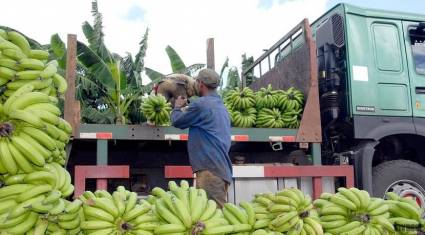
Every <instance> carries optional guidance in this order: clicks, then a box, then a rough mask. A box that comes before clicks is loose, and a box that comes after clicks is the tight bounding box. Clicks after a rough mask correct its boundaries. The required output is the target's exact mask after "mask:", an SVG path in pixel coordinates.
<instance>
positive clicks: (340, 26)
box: [316, 14, 345, 48]
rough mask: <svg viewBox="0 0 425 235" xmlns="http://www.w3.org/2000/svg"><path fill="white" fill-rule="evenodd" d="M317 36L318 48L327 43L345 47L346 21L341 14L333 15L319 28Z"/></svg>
mask: <svg viewBox="0 0 425 235" xmlns="http://www.w3.org/2000/svg"><path fill="white" fill-rule="evenodd" d="M316 35H317V36H316V42H317V48H320V47H322V46H323V45H324V44H326V43H327V44H328V45H333V46H336V47H342V46H344V44H345V37H344V19H343V18H342V16H341V15H339V14H333V15H332V16H331V17H329V18H328V19H326V21H325V22H323V23H322V25H320V26H319V28H318V29H317V33H316Z"/></svg>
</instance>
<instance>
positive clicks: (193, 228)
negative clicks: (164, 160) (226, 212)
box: [151, 180, 235, 235]
mask: <svg viewBox="0 0 425 235" xmlns="http://www.w3.org/2000/svg"><path fill="white" fill-rule="evenodd" d="M168 187H169V190H170V191H164V190H163V189H161V188H158V187H157V188H154V189H153V190H152V194H153V195H154V196H155V199H151V200H152V201H153V203H154V209H153V211H154V213H155V214H156V216H157V217H158V218H159V221H160V223H159V225H158V226H157V227H156V228H155V229H154V230H153V232H154V234H158V235H162V234H170V233H176V234H177V233H178V234H185V233H191V234H194V235H195V234H196V235H197V234H205V235H218V234H227V233H232V232H234V231H235V230H234V229H235V227H234V226H233V225H229V223H228V222H227V220H226V219H224V217H223V213H222V211H221V210H220V209H218V208H217V204H216V202H215V201H213V200H208V198H207V194H206V192H205V191H204V190H203V189H196V188H194V187H189V184H188V182H187V181H184V180H183V181H181V182H180V186H179V185H177V184H176V183H175V182H174V181H170V182H169V184H168Z"/></svg>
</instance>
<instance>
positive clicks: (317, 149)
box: [311, 143, 322, 165]
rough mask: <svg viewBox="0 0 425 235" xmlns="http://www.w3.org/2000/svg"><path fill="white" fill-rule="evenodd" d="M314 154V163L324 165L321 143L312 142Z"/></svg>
mask: <svg viewBox="0 0 425 235" xmlns="http://www.w3.org/2000/svg"><path fill="white" fill-rule="evenodd" d="M312 145H313V146H312V150H311V151H312V155H313V164H314V165H322V154H321V147H320V143H313V144H312Z"/></svg>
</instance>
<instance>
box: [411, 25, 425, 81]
mask: <svg viewBox="0 0 425 235" xmlns="http://www.w3.org/2000/svg"><path fill="white" fill-rule="evenodd" d="M409 35H410V42H411V47H412V54H413V60H414V61H415V68H416V72H417V73H419V74H424V75H425V23H420V24H419V25H418V26H416V27H412V28H411V29H410V30H409Z"/></svg>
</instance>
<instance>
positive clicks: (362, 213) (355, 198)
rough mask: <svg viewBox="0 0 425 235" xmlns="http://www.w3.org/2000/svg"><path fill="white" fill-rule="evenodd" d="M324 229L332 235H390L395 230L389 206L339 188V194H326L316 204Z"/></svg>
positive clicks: (378, 199)
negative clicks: (388, 234)
mask: <svg viewBox="0 0 425 235" xmlns="http://www.w3.org/2000/svg"><path fill="white" fill-rule="evenodd" d="M314 205H315V206H316V207H317V208H318V211H319V214H320V220H321V224H322V227H323V229H324V230H325V232H326V233H329V234H365V235H366V234H387V233H394V232H395V229H394V226H393V224H392V223H391V222H390V220H389V218H390V213H389V211H388V210H389V207H388V205H387V203H386V202H385V201H384V200H383V199H380V198H371V197H370V196H369V193H368V192H366V191H364V190H359V189H357V188H350V189H347V188H338V193H336V194H329V193H323V194H322V195H321V197H320V199H317V200H316V201H315V202H314Z"/></svg>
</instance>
